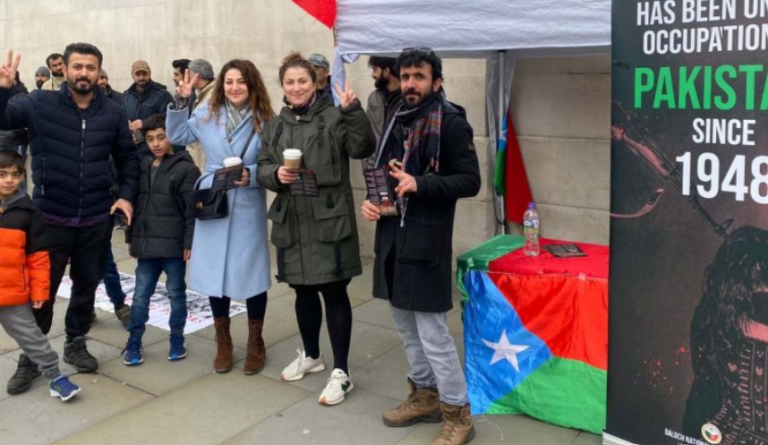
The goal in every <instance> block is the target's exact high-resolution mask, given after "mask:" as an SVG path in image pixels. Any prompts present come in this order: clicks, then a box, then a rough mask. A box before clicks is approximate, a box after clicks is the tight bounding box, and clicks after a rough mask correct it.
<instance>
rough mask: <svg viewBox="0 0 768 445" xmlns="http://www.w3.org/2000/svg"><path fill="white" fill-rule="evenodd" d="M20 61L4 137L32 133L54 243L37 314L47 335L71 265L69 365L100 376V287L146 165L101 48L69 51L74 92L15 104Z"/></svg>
mask: <svg viewBox="0 0 768 445" xmlns="http://www.w3.org/2000/svg"><path fill="white" fill-rule="evenodd" d="M20 59H21V56H17V57H16V58H15V59H14V58H13V51H9V52H8V61H7V62H6V63H5V64H3V65H0V117H1V118H2V120H0V129H2V130H9V129H15V128H29V130H30V141H31V153H32V159H33V162H32V168H33V170H34V174H33V180H34V184H35V190H34V203H35V206H36V207H37V208H39V209H40V210H41V211H42V214H43V221H44V222H45V230H46V232H47V233H46V234H47V235H48V236H49V240H50V241H51V247H50V249H49V252H50V258H51V285H50V295H49V299H48V301H46V302H45V303H44V304H43V306H42V307H41V308H40V309H37V310H35V318H36V321H37V324H38V326H39V327H40V330H41V331H42V332H43V334H45V335H47V334H48V332H49V331H50V329H51V324H52V322H53V304H54V302H55V301H56V293H57V291H58V288H59V284H60V283H61V279H62V277H63V276H64V271H65V269H66V267H67V263H68V261H69V260H71V264H70V269H69V275H70V277H71V279H72V294H71V296H70V300H69V307H68V308H67V316H66V319H65V326H66V328H65V331H66V342H65V344H64V361H65V362H66V363H70V364H72V365H73V366H74V367H75V369H77V370H78V372H83V373H90V372H95V371H96V370H97V369H98V361H97V360H96V358H95V357H94V356H92V355H91V354H90V353H89V352H88V349H87V346H86V341H85V335H86V334H88V331H89V330H90V328H91V317H92V314H93V305H94V299H95V293H96V287H97V286H98V284H99V280H101V279H102V277H104V268H105V264H106V260H107V250H108V248H109V236H110V233H111V232H112V222H111V220H110V214H111V213H115V212H116V211H118V210H119V211H121V212H123V213H124V214H125V216H126V218H127V220H128V222H129V223H130V220H131V213H132V211H133V207H132V206H131V201H132V200H133V198H134V196H135V194H136V187H137V185H138V184H137V182H138V157H137V155H136V149H135V146H134V145H133V143H132V141H131V134H130V131H129V130H128V125H127V122H128V119H127V117H126V116H125V111H124V110H123V109H122V108H121V107H120V106H119V105H117V104H116V103H114V102H112V101H111V100H109V99H107V98H106V96H105V95H104V92H103V91H102V90H101V88H99V87H98V86H97V82H98V79H99V71H100V69H101V64H102V61H103V56H102V54H101V52H100V51H99V49H98V48H96V47H95V46H93V45H90V44H88V43H73V44H70V45H68V46H67V48H66V50H65V52H64V64H65V66H64V73H65V77H66V84H64V86H63V87H62V88H61V90H60V91H59V92H58V93H57V94H50V93H45V94H30V95H29V96H27V97H25V98H22V99H20V100H17V101H12V102H9V97H10V88H11V87H12V86H13V80H14V77H15V75H16V72H17V71H18V66H19V61H20ZM110 156H111V157H112V159H114V162H115V164H116V166H117V172H118V174H117V182H118V183H119V192H118V199H117V201H115V200H114V198H113V197H112V195H111V194H110V188H111V187H112V185H113V184H114V182H115V179H114V177H113V175H112V173H111V172H110V164H109V162H110ZM84 171H86V172H87V173H88V174H87V175H84V174H83V172H84ZM36 368H37V365H36V364H33V365H30V364H29V363H28V362H24V361H22V362H20V363H19V368H17V371H16V374H14V378H16V377H18V378H17V379H15V380H14V382H15V384H18V385H22V384H24V382H28V381H29V380H34V379H35V378H36V377H37V376H38V375H39V374H36V373H35V370H36ZM14 378H12V379H14Z"/></svg>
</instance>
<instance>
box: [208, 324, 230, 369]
mask: <svg viewBox="0 0 768 445" xmlns="http://www.w3.org/2000/svg"><path fill="white" fill-rule="evenodd" d="M229 323H230V319H229V317H218V318H214V319H213V326H214V327H215V328H216V358H215V359H213V370H214V371H216V372H229V371H231V370H232V367H233V366H234V365H235V360H234V357H233V355H234V346H232V336H231V335H229Z"/></svg>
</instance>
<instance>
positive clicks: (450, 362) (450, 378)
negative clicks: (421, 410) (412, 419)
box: [390, 306, 467, 406]
mask: <svg viewBox="0 0 768 445" xmlns="http://www.w3.org/2000/svg"><path fill="white" fill-rule="evenodd" d="M390 308H391V310H392V318H393V319H394V321H395V325H396V326H397V332H398V334H400V337H401V338H402V339H403V343H404V346H405V355H406V356H407V357H408V363H410V365H411V372H410V373H409V374H408V377H409V378H410V379H411V380H412V381H413V383H414V384H415V385H416V387H418V388H435V387H436V388H437V391H438V392H439V393H440V400H441V401H442V402H444V403H447V404H449V405H457V406H464V405H466V404H467V382H466V381H465V380H464V371H462V369H461V362H460V361H459V354H458V352H456V345H455V344H454V343H453V337H451V334H449V333H448V323H447V320H448V314H447V313H446V312H414V311H405V310H402V309H397V308H395V307H392V306H390Z"/></svg>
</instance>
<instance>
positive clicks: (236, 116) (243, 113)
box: [226, 101, 251, 136]
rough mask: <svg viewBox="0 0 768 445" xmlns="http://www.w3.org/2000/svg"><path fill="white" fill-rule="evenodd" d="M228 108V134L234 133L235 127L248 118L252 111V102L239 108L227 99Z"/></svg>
mask: <svg viewBox="0 0 768 445" xmlns="http://www.w3.org/2000/svg"><path fill="white" fill-rule="evenodd" d="M226 108H227V136H229V135H230V134H232V132H233V131H235V128H237V126H238V125H240V123H241V122H242V121H243V120H244V119H245V118H246V117H248V112H249V111H251V105H250V103H247V104H245V105H243V106H242V107H240V108H237V107H236V106H234V105H233V104H232V102H230V101H227V104H226Z"/></svg>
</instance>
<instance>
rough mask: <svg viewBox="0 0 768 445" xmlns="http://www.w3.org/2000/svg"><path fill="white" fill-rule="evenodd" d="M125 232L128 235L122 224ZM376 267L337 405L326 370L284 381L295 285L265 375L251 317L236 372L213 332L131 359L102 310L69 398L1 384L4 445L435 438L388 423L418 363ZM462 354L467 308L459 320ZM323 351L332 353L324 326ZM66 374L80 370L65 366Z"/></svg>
mask: <svg viewBox="0 0 768 445" xmlns="http://www.w3.org/2000/svg"><path fill="white" fill-rule="evenodd" d="M115 235H116V239H117V238H120V239H121V238H122V234H121V233H116V234H115ZM114 251H115V257H116V258H117V260H118V261H119V263H118V267H119V268H120V270H121V271H123V272H127V273H133V268H134V267H135V261H134V260H132V259H131V258H130V256H129V255H128V254H127V252H126V251H125V249H123V248H121V247H115V248H114ZM371 267H372V266H371V264H370V263H368V264H367V265H366V267H365V273H364V274H363V276H362V277H358V278H356V279H355V280H354V281H353V283H354V286H352V287H350V290H351V297H352V299H353V307H354V308H353V313H354V318H355V324H354V328H353V334H352V336H353V341H352V350H351V353H350V358H349V362H350V373H351V375H352V377H353V380H354V382H355V387H356V389H355V390H354V392H352V393H351V394H350V396H349V397H348V399H347V400H346V401H345V402H344V403H342V404H341V405H339V406H336V407H332V408H328V407H323V406H321V405H319V404H318V403H317V398H318V396H319V394H320V392H321V391H322V389H323V387H324V386H325V379H326V378H327V377H328V376H327V375H326V374H327V373H318V374H313V375H309V376H307V378H305V379H304V380H302V381H299V382H294V383H285V382H282V381H280V380H279V379H278V375H279V373H280V370H281V369H282V368H283V367H284V366H285V365H286V364H287V363H288V362H290V361H291V360H292V359H293V358H294V356H295V354H296V352H295V350H296V348H298V347H300V345H301V339H300V337H299V335H298V327H297V326H296V321H295V316H294V313H293V299H294V297H293V294H292V292H291V291H290V289H289V288H288V287H287V286H285V285H276V286H274V287H273V288H272V290H270V297H269V299H270V300H269V305H268V307H267V317H266V322H265V326H264V329H265V333H264V336H265V339H266V343H267V347H268V351H267V357H268V363H267V367H266V368H265V369H264V371H263V372H262V373H261V374H260V375H256V376H245V375H243V373H242V371H241V369H242V359H243V358H244V355H245V352H244V350H243V349H244V348H245V343H246V340H247V327H246V323H245V321H246V320H245V315H240V316H238V317H236V318H234V319H233V321H232V325H233V329H232V330H233V337H234V340H235V346H236V354H235V355H236V359H237V360H238V361H239V362H238V365H239V366H238V367H237V368H235V370H233V371H232V372H230V373H228V374H214V373H213V372H212V369H211V362H212V360H213V355H214V349H215V344H214V342H213V337H214V335H213V334H214V333H213V329H212V328H209V329H205V330H202V331H199V332H197V333H195V334H193V335H190V336H188V338H187V347H188V349H189V357H188V358H187V359H185V360H183V361H181V362H174V363H172V362H169V361H168V360H166V354H167V343H166V338H167V333H166V332H165V331H161V330H159V329H156V328H152V327H148V328H147V334H146V335H145V337H144V347H145V363H144V364H143V365H141V366H139V367H136V368H128V367H126V366H124V365H123V364H122V362H121V361H120V359H119V354H120V350H121V349H122V348H123V346H124V345H125V341H126V338H127V335H126V333H125V331H124V330H123V328H122V325H121V324H120V323H119V322H118V321H117V320H116V319H115V318H114V315H113V314H109V313H106V312H101V311H99V322H98V323H97V324H95V325H94V327H93V329H92V330H91V333H90V335H89V337H90V340H89V343H88V345H89V350H90V351H91V352H92V353H93V354H94V355H95V356H96V357H97V358H98V359H99V363H100V368H99V372H98V374H75V375H74V377H73V380H74V381H75V382H77V384H79V385H81V386H82V387H83V392H82V393H81V395H80V396H79V397H78V398H76V399H75V400H73V401H72V402H70V403H68V404H63V403H60V402H58V401H55V400H52V399H51V398H50V397H49V396H48V391H47V389H46V388H45V382H43V379H38V381H37V382H36V384H35V386H34V387H33V389H32V390H30V391H29V392H27V393H25V394H23V395H20V396H14V397H11V396H8V395H7V394H5V392H0V438H2V439H1V440H0V443H3V444H22V445H27V444H29V445H32V444H48V443H57V444H77V445H86V444H98V445H102V444H103V445H106V444H176V443H178V444H185V445H196V444H201V445H202V444H227V445H240V444H259V445H271V444H280V445H284V444H287V445H290V444H328V445H337V444H338V445H341V444H356V445H358V444H380V445H391V444H403V445H404V444H428V443H429V441H430V440H431V438H432V436H433V435H434V434H435V432H436V431H437V430H438V428H439V426H438V425H435V424H431V425H421V426H414V427H409V428H387V427H385V426H384V425H383V424H382V423H381V421H380V418H381V413H382V411H383V410H385V409H387V408H390V407H394V406H396V405H397V404H398V403H399V401H400V400H401V399H402V398H404V397H405V395H406V394H407V387H406V384H405V373H406V371H407V369H408V365H407V362H406V360H405V354H404V353H403V351H402V347H401V345H400V339H399V337H398V335H397V333H396V332H395V331H394V330H393V325H392V321H391V320H390V317H389V310H388V307H387V305H386V304H385V303H384V302H381V301H378V300H372V299H371V297H370V295H369V292H367V291H366V289H370V286H371ZM66 305H67V301H66V300H61V301H59V302H57V304H56V317H55V320H54V327H53V331H52V332H51V338H52V343H53V346H54V349H55V350H56V351H57V352H59V353H61V351H62V347H63V341H64V339H63V324H64V312H65V310H66ZM449 323H450V328H451V331H452V333H453V334H454V338H455V340H456V342H457V345H458V346H459V350H460V352H462V353H463V351H462V347H461V346H462V333H463V330H462V326H461V317H460V314H459V313H458V311H457V310H456V312H454V313H453V314H452V316H451V317H450V319H449ZM15 348H16V345H15V344H14V342H13V341H12V340H11V339H9V338H8V337H7V336H6V335H5V333H4V332H2V333H0V381H2V382H5V380H6V379H7V378H8V377H10V375H11V374H12V373H13V370H14V369H15V366H16V359H17V358H18V350H17V349H15ZM321 348H322V349H323V351H324V352H325V353H326V354H327V355H328V356H330V355H331V352H330V345H329V343H328V339H327V335H326V334H325V333H324V334H323V338H322V340H321ZM62 367H63V369H64V370H65V371H66V372H68V373H74V372H75V371H74V369H72V368H71V367H69V366H68V365H63V366H62ZM475 423H476V428H477V436H476V438H475V440H474V441H473V444H478V445H480V444H515V445H523V444H525V445H528V444H531V445H560V444H562V445H571V444H573V445H576V444H578V445H589V444H593V445H597V444H599V443H601V441H600V437H599V436H595V435H592V434H587V433H583V432H579V431H576V430H570V429H566V428H559V427H556V426H552V425H548V424H545V423H542V422H539V421H536V420H533V419H530V418H528V417H524V416H487V417H486V416H483V417H477V418H475Z"/></svg>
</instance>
